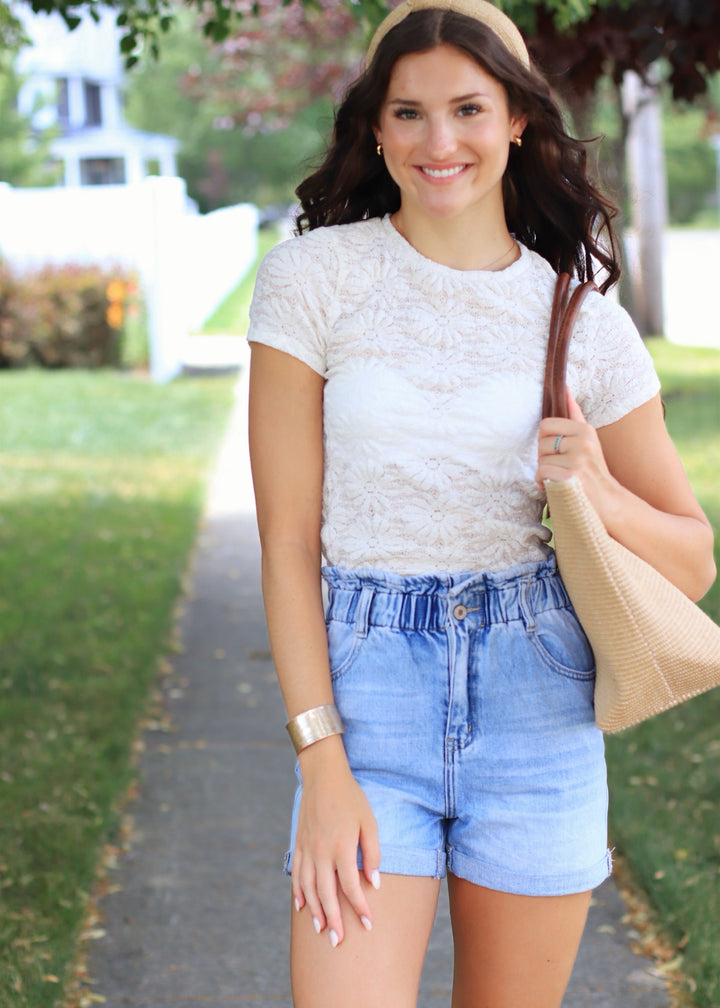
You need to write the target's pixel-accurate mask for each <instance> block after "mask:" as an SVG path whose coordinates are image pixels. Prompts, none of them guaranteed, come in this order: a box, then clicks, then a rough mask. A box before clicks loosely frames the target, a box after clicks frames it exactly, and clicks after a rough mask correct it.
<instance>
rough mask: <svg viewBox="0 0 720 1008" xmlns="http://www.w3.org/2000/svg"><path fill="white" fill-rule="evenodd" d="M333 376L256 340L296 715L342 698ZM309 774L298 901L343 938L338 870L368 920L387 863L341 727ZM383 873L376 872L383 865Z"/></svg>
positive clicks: (273, 567) (277, 574) (269, 586)
mask: <svg viewBox="0 0 720 1008" xmlns="http://www.w3.org/2000/svg"><path fill="white" fill-rule="evenodd" d="M323 385H324V380H323V378H322V377H321V376H320V375H318V374H316V373H315V372H314V371H313V370H312V369H311V368H309V367H307V365H305V364H303V363H302V362H300V361H298V360H296V359H295V358H294V357H291V356H289V355H288V354H285V353H281V352H280V351H278V350H274V349H272V348H271V347H267V346H264V345H262V344H258V343H255V344H253V346H252V364H251V371H250V416H249V422H250V457H251V462H252V472H253V483H254V486H255V499H256V503H257V516H258V528H259V531H260V542H261V546H262V585H263V597H264V601H265V612H266V617H267V624H268V634H269V637H270V645H271V648H272V653H273V659H274V662H275V667H276V669H277V673H278V678H279V681H280V688H281V690H282V694H283V698H284V700H285V705H286V708H287V712H288V715H289V716H290V717H294V716H295V715H296V714H299V713H300V712H302V711H305V710H308V709H310V708H311V707H317V706H319V705H321V704H327V703H332V701H333V693H332V685H331V679H330V667H329V659H328V647H327V635H326V631H325V618H324V613H323V605H322V593H321V582H320V564H321V551H320V519H321V509H322V480H323V447H322V445H323V442H322V401H323ZM299 760H300V767H301V772H302V778H303V800H302V804H301V812H300V821H299V826H298V835H297V841H296V845H295V854H294V857H293V864H292V876H293V894H294V897H295V903H296V906H297V907H298V909H302V908H303V907H304V906H305V905H306V904H307V905H308V906H309V908H310V912H311V913H312V915H313V918H314V920H315V921H316V922H317V923H316V929H320V930H323V929H324V928H325V927H326V926H327V927H328V928H329V929H330V933H331V940H332V941H333V943H335V940H337V941H342V938H343V933H344V932H343V923H342V916H341V914H340V906H339V902H338V893H337V889H338V881H339V883H340V887H341V888H342V889H343V891H344V892H345V895H346V896H347V897H348V899H349V901H350V903H351V905H352V906H353V909H354V910H355V912H356V913H357V914H358V916H359V917H360V918H361V919H363V918H364V921H363V922H364V923H365V926H366V927H367V926H368V924H369V923H370V922H371V919H372V918H371V913H370V908H369V905H368V901H367V897H366V894H365V891H364V890H363V888H362V886H361V883H360V878H359V875H358V870H357V847H358V843H360V845H361V847H362V849H363V866H364V872H365V875H366V877H367V880H368V881H369V882H371V881H373V878H374V873H375V871H376V869H377V868H378V865H379V863H380V852H379V847H378V842H377V828H376V825H375V820H374V817H373V816H372V812H371V811H370V807H369V805H368V804H367V801H366V799H365V796H364V794H363V793H362V791H361V789H360V788H359V786H358V785H357V784H356V782H355V780H354V778H353V777H352V774H351V773H350V769H349V766H348V763H347V759H346V756H345V750H344V747H343V745H342V740H341V737H340V736H337V735H335V736H331V737H330V738H327V739H323V740H322V741H320V742H316V743H315V744H314V745H312V746H310V747H309V748H308V749H306V750H304V751H303V752H301V753H300V756H299ZM375 878H376V876H375Z"/></svg>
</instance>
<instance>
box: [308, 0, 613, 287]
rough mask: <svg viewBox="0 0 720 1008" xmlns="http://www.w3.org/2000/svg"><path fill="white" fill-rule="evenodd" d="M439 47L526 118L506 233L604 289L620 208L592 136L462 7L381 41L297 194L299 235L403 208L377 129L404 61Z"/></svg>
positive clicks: (404, 25)
mask: <svg viewBox="0 0 720 1008" xmlns="http://www.w3.org/2000/svg"><path fill="white" fill-rule="evenodd" d="M441 44H446V45H451V46H454V47H455V48H456V49H458V50H459V51H460V52H462V53H464V54H465V55H467V56H469V57H470V58H471V59H472V60H474V61H475V62H476V63H477V64H478V65H479V66H480V67H482V68H483V69H484V70H485V71H486V72H487V73H489V74H490V75H491V76H493V77H494V78H495V79H496V80H498V81H499V82H500V83H501V84H502V85H503V87H504V88H505V91H506V94H507V97H508V107H509V110H510V113H511V115H525V116H527V126H526V128H525V130H524V132H523V135H522V141H523V143H522V148H518V147H516V146H515V145H513V144H511V145H510V157H509V161H508V166H507V169H506V171H505V175H504V177H503V198H504V204H505V218H506V221H507V226H508V230H509V231H510V232H511V234H513V235H514V236H515V237H516V238H517V239H518V241H520V242H522V243H523V244H524V245H526V246H527V247H528V248H530V249H533V250H534V251H536V252H538V253H539V254H540V255H541V256H543V258H544V259H546V260H547V261H548V262H549V263H550V265H551V266H552V268H553V269H554V270H555V271H556V272H558V273H560V272H563V271H566V272H568V273H570V274H572V275H575V276H577V277H578V278H579V279H580V280H586V279H592V278H593V277H595V276H597V274H598V271H599V270H600V272H602V273H604V274H605V275H604V278H603V282H602V283H601V285H600V289H601V290H602V291H603V292H605V291H606V290H607V289H608V287H610V286H611V285H612V284H614V283H615V282H616V281H617V280H618V278H619V276H620V264H619V257H618V252H617V248H618V246H617V239H616V237H615V234H614V231H613V227H612V221H613V218H614V217H615V215H616V212H617V211H616V207H615V206H614V204H613V203H612V202H611V201H610V200H609V199H608V198H607V197H606V196H604V195H603V194H602V193H601V192H600V190H599V189H598V188H597V186H596V185H595V184H594V183H593V181H592V180H591V179H590V178H589V177H588V167H587V151H586V144H585V142H583V141H580V140H576V139H574V138H573V137H571V136H569V134H568V133H567V132H566V130H565V126H564V124H563V118H562V114H561V112H560V109H559V107H558V103H557V101H556V100H555V98H554V97H553V95H552V93H551V90H550V87H549V85H548V83H547V81H546V80H545V78H544V77H543V76H542V75H541V74H540V73H539V72H538V71H536V70H535V69H530V70H528V69H526V68H525V67H524V66H523V65H522V63H520V61H519V60H517V59H516V58H515V57H514V56H513V55H512V54H511V53H510V52H509V51H508V50H507V49H506V48H505V46H504V45H503V44H502V43H501V42H500V40H499V39H498V38H497V36H496V35H495V34H494V33H493V32H492V31H491V30H490V29H489V28H487V26H486V25H484V24H482V23H481V22H479V21H476V20H475V19H474V18H470V17H467V16H465V15H463V14H458V13H456V12H454V11H448V10H440V9H435V8H433V9H429V10H420V11H416V12H414V13H413V14H410V15H408V17H406V18H405V20H404V21H401V22H400V23H399V24H398V25H397V26H396V27H395V28H393V29H392V30H391V31H389V32H388V34H387V35H386V36H385V37H384V39H383V40H382V41H381V43H380V45H379V47H378V49H377V52H376V53H375V57H374V59H373V61H372V63H371V65H370V66H369V67H367V68H366V69H365V71H364V72H363V74H362V75H361V76H360V77H359V78H358V79H357V80H356V81H355V83H354V84H352V85H351V86H350V88H349V89H348V91H347V94H346V95H345V98H344V100H343V102H342V104H341V105H340V107H339V109H338V110H337V112H336V114H335V124H334V129H333V135H332V139H331V142H330V146H329V148H328V151H327V154H326V156H325V160H324V161H323V163H322V164H321V165H320V167H319V168H318V169H317V170H316V171H315V172H313V174H312V175H310V176H309V177H308V178H306V179H305V181H304V182H302V183H301V184H300V185H299V186H298V188H297V190H296V194H297V196H298V199H299V200H300V205H301V210H300V212H299V214H298V217H297V222H296V223H297V230H298V233H302V232H303V231H309V230H312V229H313V228H317V227H323V226H327V225H331V224H349V223H351V222H353V221H359V220H365V219H367V218H368V217H383V216H384V215H385V214H389V213H394V212H395V211H396V210H398V209H399V208H400V190H399V188H398V186H397V185H396V183H395V182H394V181H393V179H392V178H391V176H390V174H389V172H388V170H387V168H386V167H385V162H384V159H383V158H381V157H378V155H377V152H376V143H377V141H376V139H375V135H374V133H373V126H376V125H377V124H378V121H379V118H380V111H381V107H382V104H383V102H384V100H385V96H386V94H387V90H388V86H389V83H390V76H391V74H392V70H393V67H394V66H395V63H396V62H397V61H398V59H400V57H401V56H405V55H407V54H409V53H417V52H426V51H427V50H429V49H432V48H434V47H435V46H437V45H441Z"/></svg>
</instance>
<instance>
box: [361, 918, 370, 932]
mask: <svg viewBox="0 0 720 1008" xmlns="http://www.w3.org/2000/svg"><path fill="white" fill-rule="evenodd" d="M360 923H361V924H362V926H363V927H364V928H365V930H366V931H372V921H371V920H370V918H369V917H365V915H363V916H362V917H361V918H360Z"/></svg>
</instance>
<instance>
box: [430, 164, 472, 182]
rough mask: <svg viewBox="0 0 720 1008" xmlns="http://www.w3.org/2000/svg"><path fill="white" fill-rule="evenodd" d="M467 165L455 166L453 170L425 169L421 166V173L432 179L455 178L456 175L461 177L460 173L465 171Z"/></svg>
mask: <svg viewBox="0 0 720 1008" xmlns="http://www.w3.org/2000/svg"><path fill="white" fill-rule="evenodd" d="M466 167H467V165H464V164H461V165H453V166H452V167H451V168H425V167H424V166H423V165H420V166H419V168H420V171H421V172H422V174H423V175H428V176H429V177H430V178H439V179H440V178H453V176H455V175H459V174H460V172H463V171H465V169H466Z"/></svg>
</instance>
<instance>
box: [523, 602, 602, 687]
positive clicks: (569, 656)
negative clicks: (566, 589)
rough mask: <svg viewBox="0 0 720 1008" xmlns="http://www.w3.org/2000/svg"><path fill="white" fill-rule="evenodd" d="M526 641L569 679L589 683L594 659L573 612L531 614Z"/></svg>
mask: <svg viewBox="0 0 720 1008" xmlns="http://www.w3.org/2000/svg"><path fill="white" fill-rule="evenodd" d="M533 619H534V622H535V627H534V629H533V630H531V631H530V632H529V637H530V639H531V641H532V643H533V645H534V647H535V648H536V650H537V651H538V652H539V653H540V655H541V657H542V659H543V660H544V661H545V662H546V663H547V665H549V666H550V667H551V668H552V669H553V670H554V671H555V672H558V673H559V674H560V675H564V676H567V677H568V678H570V679H592V678H593V677H594V675H595V657H594V655H593V652H592V648H591V647H590V642H589V641H588V639H587V637H586V636H585V631H584V630H583V628H582V626H581V624H580V620H579V619H578V618H577V616H576V614H575V610H574V609H548V610H547V611H545V612H539V613H534V615H533Z"/></svg>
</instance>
